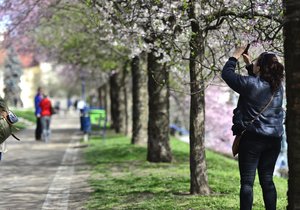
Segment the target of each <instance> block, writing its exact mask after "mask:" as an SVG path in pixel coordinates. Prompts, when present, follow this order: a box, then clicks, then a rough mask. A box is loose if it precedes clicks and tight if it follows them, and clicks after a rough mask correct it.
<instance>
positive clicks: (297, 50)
mask: <svg viewBox="0 0 300 210" xmlns="http://www.w3.org/2000/svg"><path fill="white" fill-rule="evenodd" d="M284 7H285V9H286V10H285V25H284V56H285V68H286V71H285V73H286V95H287V117H286V134H287V143H288V164H289V179H288V193H287V195H288V206H287V209H288V210H295V209H300V187H299V186H300V162H299V160H300V153H299V151H300V141H299V139H300V84H299V81H300V63H299V60H300V45H299V43H300V36H299V34H300V21H299V20H300V13H299V11H300V2H299V0H289V1H287V0H285V1H284Z"/></svg>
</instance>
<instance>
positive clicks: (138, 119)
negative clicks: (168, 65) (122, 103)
mask: <svg viewBox="0 0 300 210" xmlns="http://www.w3.org/2000/svg"><path fill="white" fill-rule="evenodd" d="M140 66H141V64H140V57H138V56H135V57H134V58H133V59H132V62H131V73H132V138H131V143H132V144H139V145H144V144H146V143H147V121H148V116H147V114H148V112H147V99H148V96H147V86H146V84H147V83H146V81H147V75H146V73H145V71H144V69H141V68H140Z"/></svg>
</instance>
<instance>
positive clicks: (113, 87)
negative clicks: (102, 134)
mask: <svg viewBox="0 0 300 210" xmlns="http://www.w3.org/2000/svg"><path fill="white" fill-rule="evenodd" d="M122 74H123V71H121V73H120V72H114V73H113V74H112V75H110V78H109V83H110V101H111V117H112V122H111V126H112V128H114V129H115V132H116V133H125V115H126V114H125V113H126V111H125V96H124V90H123V88H124V87H123V79H124V78H123V75H122Z"/></svg>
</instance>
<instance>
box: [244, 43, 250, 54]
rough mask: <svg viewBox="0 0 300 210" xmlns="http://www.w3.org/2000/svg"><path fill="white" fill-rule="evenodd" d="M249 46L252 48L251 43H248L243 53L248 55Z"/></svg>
mask: <svg viewBox="0 0 300 210" xmlns="http://www.w3.org/2000/svg"><path fill="white" fill-rule="evenodd" d="M249 48H250V44H247V47H246V49H245V50H244V52H243V53H242V54H246V55H248V50H249Z"/></svg>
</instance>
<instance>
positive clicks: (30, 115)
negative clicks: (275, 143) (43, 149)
mask: <svg viewBox="0 0 300 210" xmlns="http://www.w3.org/2000/svg"><path fill="white" fill-rule="evenodd" d="M12 111H13V112H14V113H15V114H16V115H17V116H18V118H19V122H17V123H16V124H15V127H17V128H18V129H24V128H26V127H27V126H28V122H32V123H35V121H36V117H35V115H34V111H33V110H32V109H14V110H12Z"/></svg>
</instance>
